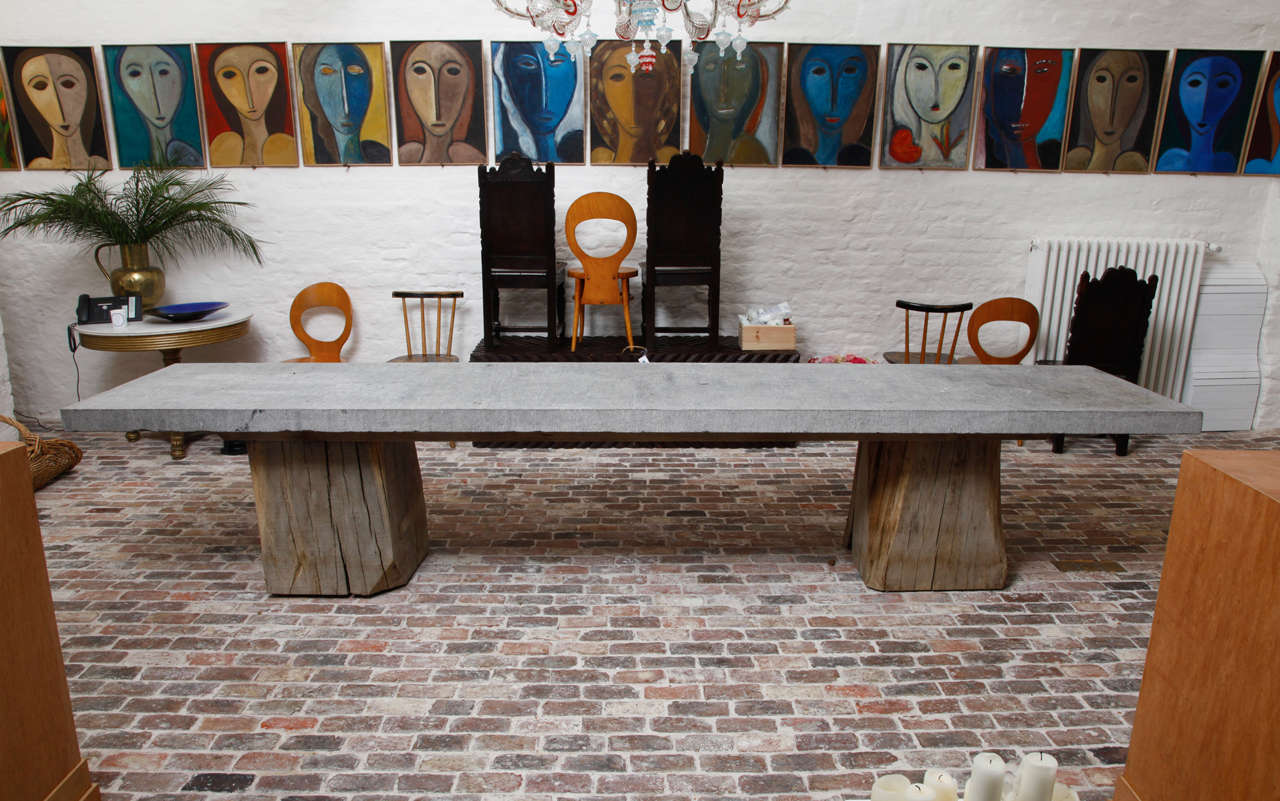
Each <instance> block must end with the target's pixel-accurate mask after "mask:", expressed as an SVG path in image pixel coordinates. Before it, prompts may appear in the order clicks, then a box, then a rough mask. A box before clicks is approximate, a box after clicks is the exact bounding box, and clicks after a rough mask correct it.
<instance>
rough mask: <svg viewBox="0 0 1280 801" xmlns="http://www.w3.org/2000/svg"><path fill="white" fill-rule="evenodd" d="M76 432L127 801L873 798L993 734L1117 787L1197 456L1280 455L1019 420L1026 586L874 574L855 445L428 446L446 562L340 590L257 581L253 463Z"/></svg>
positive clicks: (74, 684)
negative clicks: (955, 584)
mask: <svg viewBox="0 0 1280 801" xmlns="http://www.w3.org/2000/svg"><path fill="white" fill-rule="evenodd" d="M70 436H71V438H72V439H75V440H77V441H78V442H79V443H80V444H81V445H82V446H83V447H84V449H85V459H84V461H83V462H82V463H81V465H80V466H79V467H78V468H77V469H76V470H75V471H74V472H73V473H72V474H70V475H68V476H66V477H65V478H63V479H61V480H59V481H58V482H56V483H55V484H53V485H51V486H50V487H48V488H47V489H45V490H42V491H41V492H40V493H39V494H38V496H37V499H38V504H39V507H40V516H41V522H42V525H43V529H44V536H45V542H46V553H47V556H48V560H49V569H50V574H51V578H52V583H53V592H54V597H55V600H56V603H57V610H58V622H59V626H60V629H61V634H62V638H63V650H64V656H65V658H66V662H67V673H68V676H69V677H70V687H71V695H72V699H73V701H74V705H75V710H76V723H77V726H78V728H79V731H80V737H81V746H82V749H83V751H84V753H85V755H86V756H87V757H88V758H89V760H90V764H91V766H92V767H93V768H94V775H95V777H96V779H97V780H98V781H99V782H101V784H102V787H103V790H104V791H105V792H104V798H107V799H109V801H125V800H126V799H128V800H129V801H133V800H134V799H175V800H176V799H184V800H186V799H191V800H194V799H216V798H228V797H231V796H230V795H229V794H235V797H236V798H240V799H246V800H248V801H253V800H254V799H286V798H287V799H299V800H301V799H313V800H314V801H320V799H342V800H344V801H408V800H409V799H444V798H449V799H481V798H522V799H545V800H546V801H552V800H553V799H574V800H575V801H587V800H588V799H592V800H593V801H594V800H596V799H598V800H599V801H606V800H608V801H624V800H626V801H630V799H641V798H645V799H657V798H661V799H670V800H671V801H675V799H725V798H751V799H762V798H768V799H776V800H778V801H781V800H782V799H815V798H816V799H823V798H830V799H843V798H866V796H867V795H868V789H869V787H870V785H871V783H872V781H873V780H874V778H875V777H876V776H877V775H879V774H881V773H885V772H908V773H918V772H919V771H922V770H923V769H924V768H926V767H931V766H943V767H947V768H951V769H953V770H954V772H955V773H956V774H957V777H958V778H960V779H961V780H962V781H963V778H964V775H963V774H964V770H963V768H964V766H965V765H967V764H968V760H969V758H970V757H971V755H972V754H973V753H974V752H976V751H978V750H982V749H987V750H994V751H997V752H999V753H1001V754H1003V755H1004V756H1005V757H1006V758H1010V759H1013V758H1016V756H1017V755H1018V754H1020V753H1022V752H1025V751H1029V750H1043V751H1048V752H1050V753H1052V754H1054V755H1055V756H1056V757H1057V758H1058V760H1059V762H1060V763H1061V764H1062V766H1063V768H1062V771H1061V773H1062V775H1063V777H1064V778H1065V779H1066V780H1067V781H1068V782H1069V783H1070V784H1072V785H1073V786H1075V787H1076V788H1078V789H1079V790H1080V795H1081V798H1083V799H1085V801H1102V799H1109V798H1110V788H1111V787H1112V785H1113V784H1114V781H1115V779H1116V776H1117V775H1118V773H1119V772H1120V769H1121V766H1122V765H1123V762H1124V758H1125V748H1126V745H1127V742H1128V738H1129V731H1130V723H1131V720H1132V714H1133V708H1134V704H1135V702H1136V700H1137V692H1138V685H1139V680H1140V676H1141V672H1142V662H1143V657H1144V649H1145V645H1146V637H1147V635H1148V632H1149V628H1150V620H1151V612H1152V609H1153V604H1154V600H1155V592H1156V584H1157V580H1158V577H1159V568H1160V561H1161V558H1162V555H1163V544H1164V536H1165V531H1166V528H1167V525H1168V517H1169V513H1170V509H1171V506H1172V499H1173V492H1174V487H1175V484H1176V480H1177V466H1178V459H1179V455H1180V452H1181V451H1182V450H1183V449H1184V448H1187V447H1210V448H1277V447H1280V432H1267V433H1262V434H1248V433H1245V434H1234V435H1217V434H1204V435H1199V436H1194V437H1135V439H1134V443H1133V451H1132V453H1131V455H1130V456H1128V457H1125V458H1117V457H1116V456H1114V454H1113V453H1112V450H1111V446H1110V443H1109V441H1105V440H1101V439H1091V438H1072V439H1069V440H1068V449H1069V450H1068V453H1066V454H1065V455H1062V456H1054V455H1052V454H1051V453H1049V449H1048V444H1047V443H1045V442H1030V443H1028V444H1027V446H1026V447H1025V448H1019V447H1017V446H1015V445H1014V444H1013V443H1008V444H1007V445H1006V447H1005V451H1004V476H1005V486H1004V491H1003V500H1004V521H1005V526H1006V530H1007V533H1008V535H1009V541H1010V547H1009V551H1010V561H1011V564H1010V568H1011V584H1010V586H1009V587H1008V589H1006V590H1005V591H1003V592H966V593H911V594H881V593H875V592H872V591H869V590H867V589H866V588H865V587H864V586H863V584H862V582H861V581H860V580H859V578H858V575H857V572H856V571H855V570H854V569H853V567H852V564H851V561H850V558H849V556H848V554H847V552H845V551H843V550H842V549H841V548H840V543H839V540H840V534H841V533H842V531H843V524H844V517H845V514H846V509H847V506H848V494H849V481H850V477H851V475H852V467H853V461H854V456H855V447H854V446H853V445H851V444H816V445H805V446H802V447H799V448H795V449H762V450H688V449H652V450H643V449H636V450H629V449H619V450H595V451H592V450H506V449H473V448H470V447H467V446H466V445H465V444H460V445H459V447H458V448H457V449H456V450H451V449H449V448H448V447H447V446H446V445H444V444H424V445H421V446H420V447H419V453H420V456H421V460H422V472H423V480H424V484H425V486H426V492H427V503H428V512H429V515H430V521H431V526H432V529H431V538H432V552H431V554H430V555H429V556H428V558H427V560H426V562H424V563H423V565H422V567H421V568H419V570H418V573H417V575H416V577H415V578H414V579H413V581H412V582H411V583H410V584H409V585H408V586H406V587H404V588H401V589H399V590H395V591H392V592H388V593H385V594H383V595H380V596H378V597H375V598H337V599H335V598H279V597H271V596H268V595H266V594H265V592H264V590H263V581H262V574H261V569H260V566H259V563H258V544H257V541H256V523H255V519H254V513H253V498H252V491H251V485H250V479H249V470H248V465H247V463H246V459H245V457H228V456H223V455H221V454H219V453H218V452H217V444H218V443H217V442H216V440H213V439H212V438H211V439H207V440H204V441H202V442H199V443H196V444H195V445H194V446H193V447H192V450H191V455H190V457H189V458H188V459H187V460H186V461H184V462H171V461H170V460H169V458H168V455H167V446H166V444H165V443H162V442H161V441H158V440H144V441H143V442H140V443H135V444H128V443H126V442H125V441H124V440H123V437H121V436H120V435H118V434H109V435H107V434H103V435H83V434H75V435H70ZM1095 562H1096V563H1097V564H1096V568H1097V569H1089V568H1091V567H1095V565H1093V564H1092V563H1095ZM1059 565H1061V568H1063V569H1060V568H1059ZM1064 569H1065V572H1064ZM1116 571H1119V572H1116Z"/></svg>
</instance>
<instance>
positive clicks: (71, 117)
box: [4, 47, 111, 170]
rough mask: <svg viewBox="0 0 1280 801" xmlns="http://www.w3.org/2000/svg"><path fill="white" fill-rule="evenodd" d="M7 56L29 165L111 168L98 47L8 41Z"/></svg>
mask: <svg viewBox="0 0 1280 801" xmlns="http://www.w3.org/2000/svg"><path fill="white" fill-rule="evenodd" d="M4 61H5V65H6V66H7V68H8V73H9V86H10V87H12V88H13V98H12V99H13V101H14V102H13V104H12V106H11V109H12V113H13V115H14V117H16V120H17V127H18V137H17V138H18V141H19V143H20V145H21V148H22V156H23V158H24V159H25V160H26V167H27V169H28V170H84V169H89V168H93V169H101V170H109V169H111V156H110V154H109V153H108V152H107V130H106V126H105V125H103V115H102V97H101V95H100V94H99V92H98V72H97V67H96V65H95V63H94V60H93V50H92V49H91V48H88V47H6V48H4Z"/></svg>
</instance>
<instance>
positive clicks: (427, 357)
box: [387, 353, 461, 364]
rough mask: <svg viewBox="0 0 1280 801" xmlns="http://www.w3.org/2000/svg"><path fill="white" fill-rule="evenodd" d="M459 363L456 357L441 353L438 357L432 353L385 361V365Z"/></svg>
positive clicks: (398, 357)
mask: <svg viewBox="0 0 1280 801" xmlns="http://www.w3.org/2000/svg"><path fill="white" fill-rule="evenodd" d="M456 361H461V360H460V359H459V358H458V357H457V356H453V355H450V354H447V353H442V354H440V355H439V356H437V355H435V354H434V353H427V354H422V353H415V354H413V355H412V356H397V357H395V358H394V359H387V364H391V363H392V362H418V363H422V362H456Z"/></svg>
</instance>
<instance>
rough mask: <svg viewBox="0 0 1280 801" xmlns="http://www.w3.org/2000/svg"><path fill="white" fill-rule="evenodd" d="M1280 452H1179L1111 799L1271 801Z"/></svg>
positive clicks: (1277, 741) (1275, 752) (1278, 677)
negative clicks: (1127, 735) (1145, 642)
mask: <svg viewBox="0 0 1280 801" xmlns="http://www.w3.org/2000/svg"><path fill="white" fill-rule="evenodd" d="M1277 577H1280V451H1187V452H1186V453H1185V454H1184V455H1183V458H1182V471H1181V473H1180V474H1179V476H1178V493H1177V497H1176V499H1175V501H1174V506H1173V522H1172V525H1171V526H1170V528H1169V544H1168V550H1167V552H1166V554H1165V562H1164V571H1163V573H1162V575H1161V579H1160V592H1159V595H1158V597H1157V600H1156V611H1155V619H1154V620H1153V622H1152V628H1151V643H1150V645H1149V647H1148V649H1147V662H1146V668H1145V670H1144V672H1143V678H1142V691H1141V693H1140V695H1139V697H1138V711H1137V715H1136V717H1135V719H1134V723H1133V737H1132V740H1131V743H1130V746H1129V759H1128V764H1127V765H1126V766H1125V771H1124V775H1123V776H1122V777H1121V779H1120V781H1119V783H1118V785H1117V787H1116V795H1115V798H1116V801H1180V800H1181V799H1188V800H1189V801H1190V800H1194V801H1200V799H1222V800H1223V801H1236V800H1237V799H1239V801H1244V800H1245V799H1263V798H1268V799H1271V798H1277V797H1280V789H1277V788H1278V787H1280V780H1277V778H1276V767H1277V764H1280V734H1278V733H1277V720H1280V668H1278V667H1277V661H1276V660H1277V650H1276V644H1277V643H1280V581H1278V579H1277Z"/></svg>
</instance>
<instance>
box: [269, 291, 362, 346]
mask: <svg viewBox="0 0 1280 801" xmlns="http://www.w3.org/2000/svg"><path fill="white" fill-rule="evenodd" d="M321 308H333V309H337V310H338V311H340V312H342V316H343V318H344V320H345V323H344V325H343V327H342V333H341V334H338V337H337V338H336V339H328V340H326V339H316V338H315V337H313V336H311V335H310V334H308V333H307V329H306V328H305V327H304V326H303V321H302V316H303V315H304V314H306V313H307V312H308V311H310V310H312V309H321ZM352 323H353V315H352V311H351V296H350V295H348V294H347V290H345V289H343V288H342V287H341V286H339V285H338V284H335V283H333V282H332V281H321V282H319V283H316V284H312V285H311V286H309V287H307V288H305V289H303V290H302V291H301V292H299V293H298V294H297V296H296V297H295V298H294V299H293V304H292V305H291V306H290V307H289V325H290V327H292V328H293V333H294V335H295V336H297V337H298V339H299V340H301V341H302V344H303V345H306V346H307V352H308V353H310V354H311V355H309V356H302V357H299V358H297V359H286V360H285V361H290V362H340V361H342V346H343V345H345V344H347V339H348V338H350V336H351V326H352Z"/></svg>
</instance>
